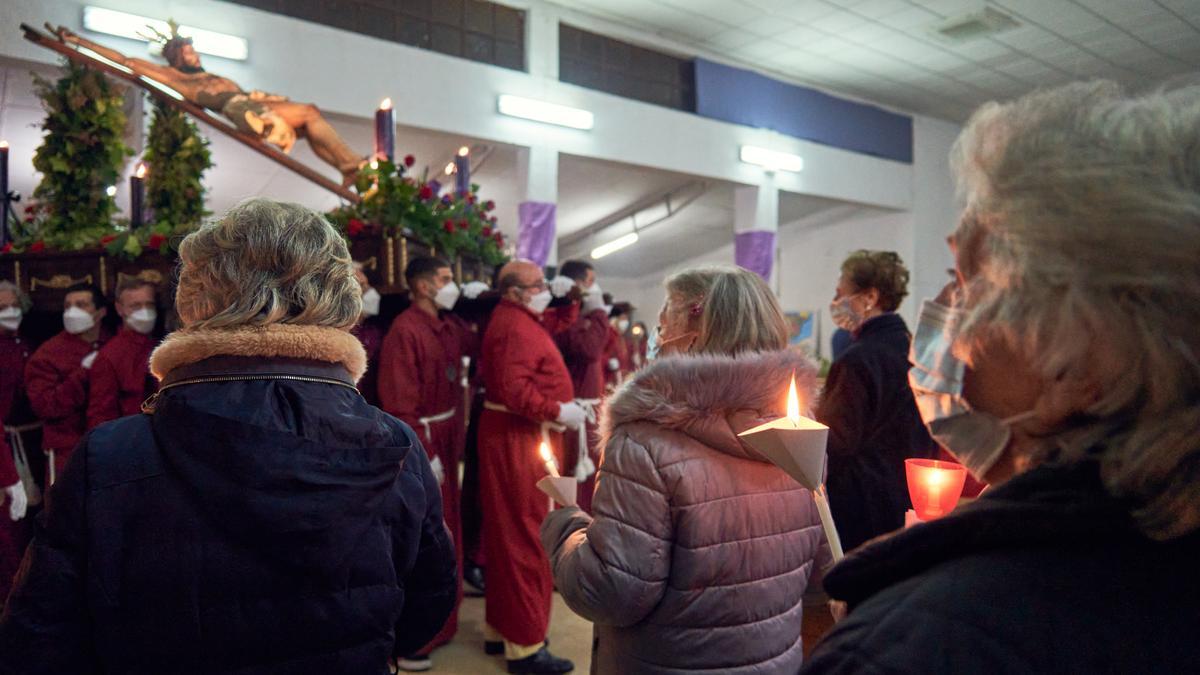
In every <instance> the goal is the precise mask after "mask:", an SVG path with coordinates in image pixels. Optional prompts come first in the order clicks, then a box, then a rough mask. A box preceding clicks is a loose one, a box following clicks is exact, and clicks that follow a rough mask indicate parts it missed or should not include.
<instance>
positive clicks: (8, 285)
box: [0, 279, 33, 312]
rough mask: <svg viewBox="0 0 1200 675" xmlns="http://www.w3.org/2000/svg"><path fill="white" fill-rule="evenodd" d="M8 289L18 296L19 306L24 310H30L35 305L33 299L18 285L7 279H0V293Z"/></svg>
mask: <svg viewBox="0 0 1200 675" xmlns="http://www.w3.org/2000/svg"><path fill="white" fill-rule="evenodd" d="M5 291H8V292H9V293H12V294H13V295H14V296H16V298H17V306H18V307H20V308H21V311H22V312H28V311H29V308H30V307H33V301H32V300H30V299H29V296H28V295H26V294H25V292H24V291H22V290H21V289H20V288H17V285H16V284H14V283H13V282H11V281H8V280H7V279H0V293H3V292H5Z"/></svg>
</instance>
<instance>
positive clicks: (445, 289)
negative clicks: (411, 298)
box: [433, 281, 462, 310]
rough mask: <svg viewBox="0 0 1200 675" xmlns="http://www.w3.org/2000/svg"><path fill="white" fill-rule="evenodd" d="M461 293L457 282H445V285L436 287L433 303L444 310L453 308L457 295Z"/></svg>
mask: <svg viewBox="0 0 1200 675" xmlns="http://www.w3.org/2000/svg"><path fill="white" fill-rule="evenodd" d="M461 293H462V291H460V290H459V288H458V284H456V283H454V282H453V281H448V282H446V285H445V286H442V287H441V288H439V289H438V292H437V294H436V295H434V296H433V303H434V304H435V305H437V306H438V307H441V308H442V309H445V310H451V309H454V303H456V302H458V296H459V295H460V294H461Z"/></svg>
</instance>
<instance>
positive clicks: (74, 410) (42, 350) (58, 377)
mask: <svg viewBox="0 0 1200 675" xmlns="http://www.w3.org/2000/svg"><path fill="white" fill-rule="evenodd" d="M107 341H108V336H107V335H106V334H105V333H104V331H103V329H102V330H101V331H100V337H99V338H98V339H97V340H96V341H95V342H87V341H85V340H83V339H82V338H80V337H79V336H78V335H71V334H70V333H68V332H66V331H62V332H61V333H59V334H58V335H55V336H54V337H52V338H50V339H49V340H46V342H45V343H43V344H42V346H41V347H38V349H37V351H36V352H34V353H33V356H32V357H30V359H29V364H28V365H26V366H25V392H26V393H27V394H28V395H29V403H30V404H31V405H32V406H33V412H34V414H36V415H37V416H38V417H40V418H41V419H42V421H43V422H44V423H45V426H44V427H43V429H42V449H43V450H44V451H46V452H47V453H49V452H50V451H54V467H53V469H54V471H55V475H58V474H61V473H62V470H63V467H65V466H66V465H67V460H68V459H70V457H71V453H72V452H74V451H75V446H76V445H78V443H79V439H81V438H83V433H84V431H86V430H87V398H88V369H87V368H84V367H83V364H82V361H83V357H85V356H87V355H88V354H90V353H92V352H93V351H95V350H97V349H100V347H102V346H103V345H104V343H105V342H107ZM47 485H49V481H47Z"/></svg>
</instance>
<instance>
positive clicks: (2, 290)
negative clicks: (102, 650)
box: [0, 281, 37, 606]
mask: <svg viewBox="0 0 1200 675" xmlns="http://www.w3.org/2000/svg"><path fill="white" fill-rule="evenodd" d="M27 307H28V301H27V299H26V298H25V297H24V295H23V294H22V293H21V292H20V290H18V289H17V287H16V286H15V285H13V283H12V282H10V281H0V422H3V423H4V427H5V432H6V433H0V488H2V489H3V492H2V493H0V494H3V499H4V503H6V504H7V505H8V507H9V508H8V509H7V510H8V513H5V512H4V510H3V509H0V606H3V604H4V598H7V597H8V592H9V591H10V590H11V589H12V580H13V576H14V575H15V574H16V573H17V568H18V567H19V566H20V565H21V558H22V557H23V556H24V555H25V546H26V545H28V544H29V536H30V532H29V527H28V524H27V521H25V520H23V518H24V516H25V507H26V505H27V504H28V502H29V501H30V498H31V497H34V496H35V495H36V494H37V492H36V486H33V485H30V486H29V489H27V488H26V484H25V482H26V481H29V479H30V478H31V477H30V476H27V477H25V478H24V480H23V478H22V476H21V475H19V474H18V472H17V457H16V455H15V454H14V451H15V450H16V448H14V447H12V445H11V444H10V443H9V442H8V437H9V436H11V437H12V438H13V440H14V443H20V442H21V439H20V431H18V430H17V426H18V423H19V422H20V421H22V420H18V419H17V417H18V415H19V412H17V411H16V409H17V408H19V407H21V403H22V399H23V397H24V392H23V391H22V389H21V384H22V375H23V372H24V370H25V362H26V361H27V360H28V359H29V347H28V344H27V343H26V342H25V341H24V340H22V338H21V336H20V335H19V334H18V333H17V330H18V329H19V328H20V326H21V320H22V318H23V317H24V314H25V309H26V308H27ZM10 429H11V431H9V430H10ZM20 459H21V461H22V462H24V461H26V460H25V457H24V455H23V453H22V456H21V458H20ZM31 482H32V481H30V483H31ZM34 501H37V500H36V499H34Z"/></svg>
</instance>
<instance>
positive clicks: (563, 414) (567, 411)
mask: <svg viewBox="0 0 1200 675" xmlns="http://www.w3.org/2000/svg"><path fill="white" fill-rule="evenodd" d="M556 421H557V422H558V423H559V424H561V425H563V426H564V427H566V428H568V429H578V428H579V427H581V426H583V424H584V422H586V421H587V413H585V412H584V411H583V408H581V407H579V404H578V403H576V402H574V401H567V402H566V403H559V404H558V419H557V420H556Z"/></svg>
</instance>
